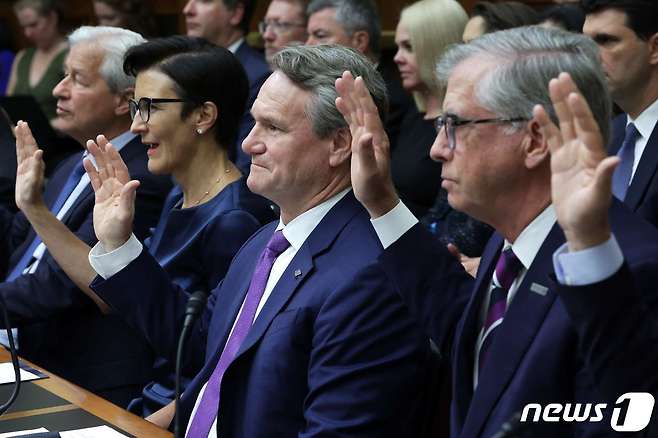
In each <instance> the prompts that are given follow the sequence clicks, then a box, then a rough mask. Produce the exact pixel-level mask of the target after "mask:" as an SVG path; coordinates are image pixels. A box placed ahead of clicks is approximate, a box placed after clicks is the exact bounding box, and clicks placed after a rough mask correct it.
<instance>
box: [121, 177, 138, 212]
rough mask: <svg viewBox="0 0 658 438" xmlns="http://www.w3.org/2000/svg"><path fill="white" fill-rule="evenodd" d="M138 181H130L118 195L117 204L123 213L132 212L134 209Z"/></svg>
mask: <svg viewBox="0 0 658 438" xmlns="http://www.w3.org/2000/svg"><path fill="white" fill-rule="evenodd" d="M138 187H139V181H137V180H131V181H129V182H128V183H127V184H126V185H124V186H123V188H122V189H121V193H120V194H119V204H120V206H121V209H122V210H124V211H130V212H132V211H133V210H134V208H135V196H136V195H137V188H138Z"/></svg>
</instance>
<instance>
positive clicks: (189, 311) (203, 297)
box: [174, 290, 208, 438]
mask: <svg viewBox="0 0 658 438" xmlns="http://www.w3.org/2000/svg"><path fill="white" fill-rule="evenodd" d="M207 300H208V294H207V293H206V292H205V291H201V290H199V291H196V292H194V293H193V294H192V296H190V298H189V300H187V306H186V307H185V321H184V322H183V329H182V330H181V334H180V337H179V338H178V350H177V351H176V379H175V381H176V383H175V385H176V395H175V398H174V409H175V414H174V437H175V438H181V437H182V435H181V432H180V412H179V409H180V408H179V406H178V405H179V402H180V378H181V373H182V368H183V352H184V351H185V341H186V340H187V338H188V336H189V332H190V330H191V329H192V326H193V325H194V321H196V319H197V317H198V316H199V315H200V314H201V312H202V311H203V309H205V307H206V301H207Z"/></svg>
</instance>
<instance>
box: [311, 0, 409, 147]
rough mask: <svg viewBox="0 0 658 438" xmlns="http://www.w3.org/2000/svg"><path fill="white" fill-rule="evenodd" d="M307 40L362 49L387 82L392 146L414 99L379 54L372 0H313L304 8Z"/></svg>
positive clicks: (388, 130) (376, 15) (378, 32)
mask: <svg viewBox="0 0 658 438" xmlns="http://www.w3.org/2000/svg"><path fill="white" fill-rule="evenodd" d="M306 14H307V15H308V29H307V33H308V40H307V41H306V44H340V45H342V46H345V47H351V48H353V49H355V50H358V51H359V52H361V53H363V54H364V55H366V56H367V57H368V59H370V60H371V61H372V62H373V63H374V64H375V65H376V66H377V71H379V73H381V75H382V77H383V78H384V82H385V83H386V91H387V92H388V100H389V112H388V117H387V119H386V124H385V125H386V133H387V134H388V136H389V139H390V141H391V144H392V145H393V146H392V147H395V140H396V139H397V136H398V133H399V132H400V125H401V124H402V120H403V119H404V117H405V115H406V114H407V112H408V111H409V110H412V111H415V110H416V108H415V106H414V102H413V99H412V98H411V95H410V94H408V93H407V92H406V91H404V89H403V88H402V83H401V82H400V72H399V71H398V68H397V66H396V65H395V64H394V63H393V62H392V60H391V59H383V58H382V57H381V22H380V19H379V12H378V11H377V5H376V4H375V2H374V1H372V0H313V1H311V2H310V3H309V5H308V8H307V9H306Z"/></svg>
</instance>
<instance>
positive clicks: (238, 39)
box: [183, 0, 270, 175]
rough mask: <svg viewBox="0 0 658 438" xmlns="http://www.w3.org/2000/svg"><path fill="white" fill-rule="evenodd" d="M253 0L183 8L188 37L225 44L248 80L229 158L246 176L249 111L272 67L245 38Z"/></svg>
mask: <svg viewBox="0 0 658 438" xmlns="http://www.w3.org/2000/svg"><path fill="white" fill-rule="evenodd" d="M255 3H256V2H255V1H254V0H187V3H185V7H184V8H183V15H184V16H185V25H186V27H187V36H192V37H201V38H205V39H207V40H208V41H210V42H211V43H213V44H216V45H218V46H220V47H224V48H226V49H228V50H230V51H231V52H233V54H234V55H235V56H236V57H237V58H238V60H239V61H240V63H242V66H243V67H244V70H245V71H246V72H247V78H248V79H249V100H248V101H247V110H246V111H245V114H244V117H243V118H242V120H241V122H240V131H239V133H238V139H237V141H236V142H235V145H234V147H233V148H231V150H230V153H229V158H231V159H232V160H233V162H234V163H235V164H236V166H238V168H239V169H240V170H241V171H242V173H244V174H245V175H247V174H248V173H249V168H250V167H249V166H250V164H251V163H250V160H249V156H248V155H247V154H245V153H244V152H243V151H242V148H241V146H242V140H244V139H245V137H246V136H247V135H248V134H249V131H250V130H251V128H252V127H253V126H254V119H253V118H252V117H251V114H250V113H249V110H250V109H251V106H252V105H253V103H254V100H255V99H256V95H257V94H258V90H260V86H261V85H263V82H265V79H267V77H268V76H269V74H270V67H269V66H268V65H267V62H265V58H264V57H263V55H262V54H261V53H260V52H259V51H257V50H256V49H253V48H252V47H250V46H249V44H247V41H245V36H246V35H247V34H248V33H249V22H250V20H251V15H252V14H253V11H254V5H255Z"/></svg>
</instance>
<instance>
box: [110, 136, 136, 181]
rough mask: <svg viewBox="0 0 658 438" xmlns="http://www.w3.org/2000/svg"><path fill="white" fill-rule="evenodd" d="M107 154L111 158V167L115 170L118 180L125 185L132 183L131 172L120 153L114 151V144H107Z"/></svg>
mask: <svg viewBox="0 0 658 438" xmlns="http://www.w3.org/2000/svg"><path fill="white" fill-rule="evenodd" d="M106 153H107V155H108V157H109V161H110V163H111V167H112V169H114V173H115V176H116V178H117V179H118V180H119V181H120V182H121V183H123V184H125V183H127V182H128V181H130V172H129V171H128V167H127V166H126V163H125V162H124V161H123V158H121V155H120V154H119V152H118V151H117V150H116V149H114V146H112V143H108V144H107V148H106Z"/></svg>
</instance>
